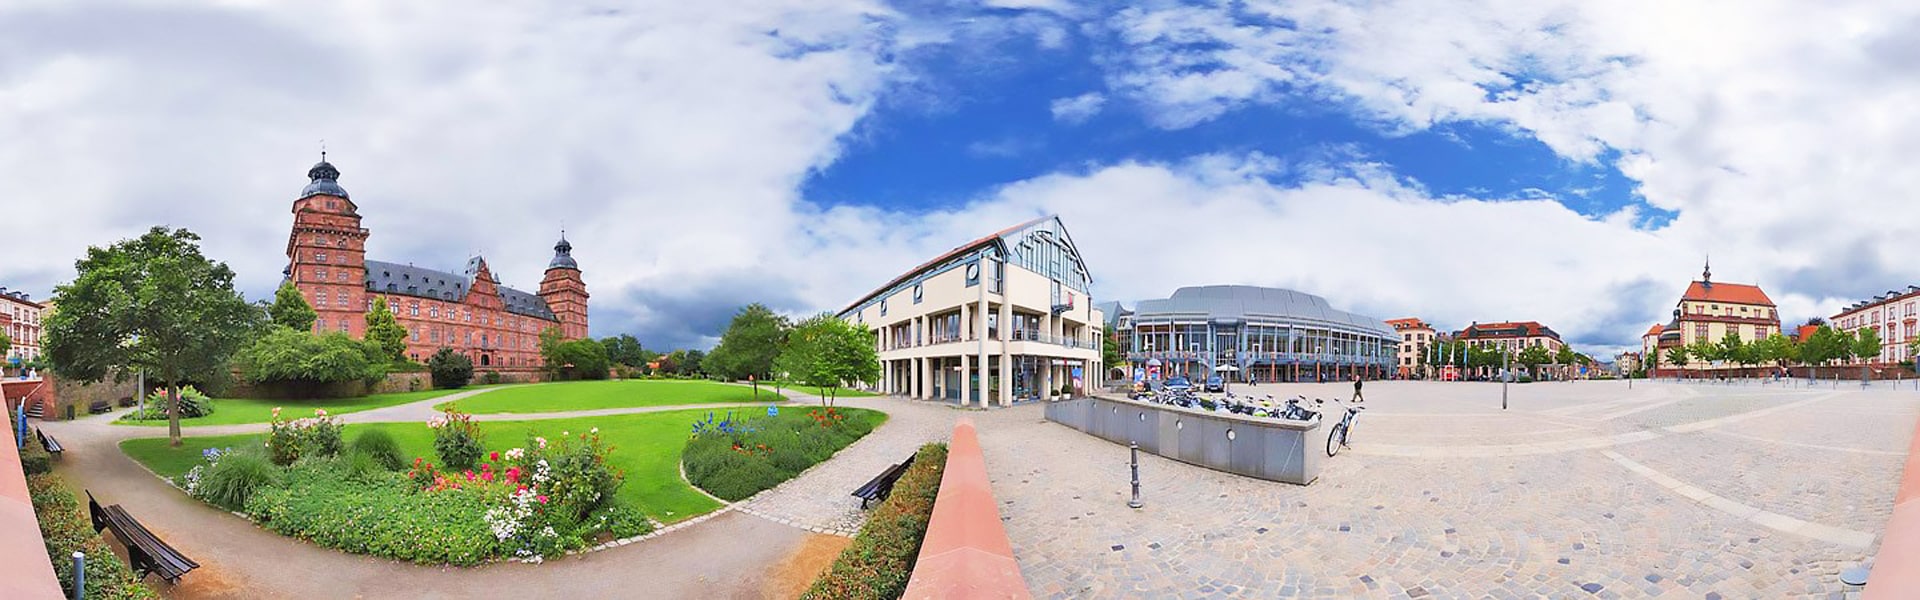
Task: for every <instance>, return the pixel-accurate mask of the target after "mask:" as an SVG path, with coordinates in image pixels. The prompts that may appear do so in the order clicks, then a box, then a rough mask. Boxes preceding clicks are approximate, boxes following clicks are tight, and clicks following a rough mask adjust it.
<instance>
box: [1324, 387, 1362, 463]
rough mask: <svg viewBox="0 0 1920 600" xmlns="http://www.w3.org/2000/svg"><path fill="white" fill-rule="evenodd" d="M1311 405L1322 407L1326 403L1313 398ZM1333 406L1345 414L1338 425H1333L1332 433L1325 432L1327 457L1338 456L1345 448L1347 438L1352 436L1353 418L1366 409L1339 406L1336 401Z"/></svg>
mask: <svg viewBox="0 0 1920 600" xmlns="http://www.w3.org/2000/svg"><path fill="white" fill-rule="evenodd" d="M1313 403H1314V404H1321V405H1324V404H1326V401H1325V400H1321V399H1319V398H1315V399H1313ZM1333 404H1334V406H1339V407H1340V408H1342V409H1345V410H1346V411H1347V414H1346V415H1344V416H1341V417H1340V422H1339V423H1334V424H1333V430H1332V431H1329V432H1327V456H1333V455H1335V454H1339V453H1340V449H1341V448H1345V447H1347V438H1348V437H1349V436H1351V435H1352V434H1353V418H1354V416H1355V415H1358V414H1360V411H1363V410H1366V409H1367V407H1365V406H1348V405H1344V404H1340V402H1338V401H1335V402H1334V403H1333Z"/></svg>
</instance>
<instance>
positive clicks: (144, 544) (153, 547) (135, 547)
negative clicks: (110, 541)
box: [87, 490, 200, 584]
mask: <svg viewBox="0 0 1920 600" xmlns="http://www.w3.org/2000/svg"><path fill="white" fill-rule="evenodd" d="M87 513H88V515H89V516H90V517H92V519H93V530H94V531H96V532H97V531H100V530H101V529H112V530H113V535H114V537H117V538H120V543H121V544H123V545H125V546H126V547H127V563H128V564H129V565H130V566H132V567H133V571H134V573H136V574H138V575H140V576H141V577H146V576H147V575H148V574H159V575H160V578H161V579H165V580H167V582H168V583H176V584H177V583H180V576H182V575H186V574H187V572H188V571H192V570H194V569H197V568H199V567H200V563H197V562H193V559H191V558H187V556H186V555H185V554H181V553H180V551H179V550H175V549H173V546H169V545H167V543H166V542H164V541H161V540H160V538H157V537H154V535H153V532H150V531H147V528H146V526H144V525H141V524H140V522H139V521H137V520H134V518H133V515H130V514H127V509H125V508H121V507H120V505H118V504H114V505H111V506H108V507H106V508H101V507H100V503H99V502H97V501H95V500H94V499H93V491H92V490H88V491H87Z"/></svg>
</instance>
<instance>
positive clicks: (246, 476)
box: [184, 449, 280, 510]
mask: <svg viewBox="0 0 1920 600" xmlns="http://www.w3.org/2000/svg"><path fill="white" fill-rule="evenodd" d="M208 450H209V451H210V452H209V453H207V458H208V464H207V465H206V466H205V471H203V472H201V473H195V472H194V471H188V472H187V476H186V479H187V480H188V481H187V484H186V486H184V487H188V488H189V489H188V490H187V492H188V493H189V494H192V495H193V497H195V498H199V499H201V500H205V501H207V502H208V503H210V504H213V505H215V506H220V507H223V508H226V509H228V510H240V509H241V508H244V507H246V505H247V499H248V498H251V497H253V495H254V493H255V492H258V491H260V490H261V489H262V488H265V487H267V486H271V485H273V482H274V480H275V479H277V478H278V477H279V475H280V470H279V469H276V468H274V466H273V463H272V462H271V461H269V460H268V459H267V457H265V456H261V455H260V453H258V452H253V451H241V452H232V451H228V452H220V451H215V450H212V449H208ZM201 468H202V467H194V469H195V471H198V470H200V469H201Z"/></svg>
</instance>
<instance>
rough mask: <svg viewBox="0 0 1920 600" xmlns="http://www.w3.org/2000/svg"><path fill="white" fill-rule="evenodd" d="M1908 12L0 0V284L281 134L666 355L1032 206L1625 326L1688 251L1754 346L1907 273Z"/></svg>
mask: <svg viewBox="0 0 1920 600" xmlns="http://www.w3.org/2000/svg"><path fill="white" fill-rule="evenodd" d="M1917 27H1920V3H1912V2H1847V1H1839V2H1831V3H1822V4H1821V5H1820V6H1819V7H1817V8H1816V9H1810V7H1809V5H1807V4H1806V3H1804V2H1795V1H1790V0H1773V1H1764V0H1758V1H1741V2H1731V1H1729V2H1689V3H1672V2H1641V1H1621V2H1571V1H1565V2H1560V1H1538V0H1512V1H1509V0H1484V1H1459V2H1441V1H1404V2H1394V1H1380V2H1362V1H1317V0H1295V1H1278V2H1276V1H1258V0H1250V1H1244V2H1201V3H1177V2H1151V1H1149V2H1129V3H1115V2H1076V1H1072V0H986V1H984V2H899V3H889V2H878V1H872V2H829V1H826V0H767V1H762V2H746V1H742V2H724V3H712V2H670V1H663V2H629V3H578V2H541V3H523V2H494V3H453V2H383V1H379V0H345V1H330V2H261V1H242V0H228V1H218V2H195V3H172V2H165V1H138V2H114V1H106V2H98V1H91V0H0V208H3V209H4V213H5V215H6V217H5V218H6V222H7V225H8V229H7V231H8V234H7V238H6V242H5V244H4V246H0V286H6V287H9V288H11V289H14V290H23V291H27V292H29V293H31V294H33V295H34V297H36V298H45V297H47V296H48V295H49V294H50V293H51V291H52V289H53V287H54V286H55V285H57V284H59V283H61V282H64V281H67V280H69V279H71V278H72V276H73V267H72V265H73V262H74V260H75V259H76V258H78V257H80V256H81V255H82V254H83V253H84V252H85V250H86V248H87V247H88V246H90V245H106V244H110V243H112V242H114V241H116V240H119V239H123V238H127V237H132V236H136V235H138V234H139V233H141V232H143V231H144V230H145V229H146V228H148V227H150V226H152V225H157V224H165V225H169V226H173V227H186V228H189V229H192V230H193V231H195V232H197V233H199V234H200V235H202V236H203V237H204V238H205V239H204V242H203V248H204V250H205V252H206V253H207V254H208V255H210V256H211V257H213V258H215V259H217V260H221V261H225V262H226V263H228V264H229V265H231V266H232V267H233V268H234V269H235V270H236V271H237V272H238V274H239V280H238V283H239V286H240V287H241V290H242V292H243V293H245V294H246V295H247V296H248V297H249V298H250V299H263V298H268V297H269V296H270V295H271V292H272V289H273V287H274V286H275V285H277V283H278V282H279V279H280V271H281V268H282V267H283V266H285V263H286V256H285V240H286V235H287V232H288V228H289V226H290V225H291V222H292V215H291V213H290V208H291V205H292V202H293V200H294V199H295V198H296V196H297V195H298V192H299V190H300V188H301V187H302V186H304V185H305V184H306V183H307V181H306V178H305V172H306V170H307V168H308V167H309V166H311V165H312V164H313V163H314V162H315V161H316V160H317V159H318V154H319V151H320V148H321V144H322V140H324V144H325V147H326V148H327V150H328V152H329V158H330V160H331V161H332V162H333V164H334V165H336V166H337V167H338V168H339V169H340V171H341V172H342V173H343V175H342V177H341V179H340V184H341V185H342V186H343V187H345V188H346V189H347V190H348V191H349V192H350V193H351V194H352V196H353V200H354V201H355V202H356V203H357V204H358V205H359V206H360V211H361V215H362V216H363V217H364V219H365V220H364V222H363V224H364V225H365V226H366V227H367V228H369V229H370V230H371V231H372V237H371V238H370V240H369V242H368V256H369V257H370V258H373V259H378V260H386V261H391V262H410V263H414V264H417V265H420V266H427V267H437V268H441V269H444V270H449V271H455V272H458V271H459V270H460V269H461V268H462V266H463V265H464V264H465V261H466V258H467V257H469V256H472V255H474V254H480V255H483V256H485V257H486V258H487V260H488V262H489V263H490V264H491V265H492V266H493V270H494V272H495V273H498V274H499V275H500V276H501V277H502V279H503V281H504V283H506V284H507V285H510V286H514V287H519V288H521V289H526V290H533V289H536V288H537V287H538V283H539V279H540V276H541V271H542V269H543V268H544V267H545V265H546V261H547V260H548V259H550V258H551V257H552V254H553V251H552V246H553V243H554V241H555V240H556V239H557V238H558V237H559V234H560V231H561V230H562V229H563V228H564V230H565V231H566V235H567V237H568V238H569V240H571V241H572V243H573V245H574V256H575V257H576V259H577V260H578V261H579V263H580V265H581V268H582V270H583V272H584V277H585V279H586V282H587V285H588V288H589V291H590V292H591V293H592V294H593V298H592V300H591V303H590V312H591V315H590V318H591V329H592V333H593V335H595V336H606V335H614V334H619V333H632V334H634V335H636V336H638V337H639V338H640V339H641V341H642V343H643V344H644V345H646V346H647V347H649V348H653V349H666V348H679V347H706V346H710V345H711V344H713V343H714V342H715V341H716V339H717V336H718V335H719V333H720V332H721V331H722V330H724V328H725V325H726V322H727V320H728V318H729V317H730V316H731V315H732V314H733V313H734V311H736V310H737V309H738V308H739V307H740V306H741V305H743V304H746V303H748V302H761V303H764V304H766V305H768V306H770V307H772V308H774V309H776V310H778V311H780V312H783V313H786V314H790V315H795V316H801V315H807V314H811V313H815V312H818V311H822V310H838V309H840V308H843V307H844V306H845V305H846V304H847V303H849V302H851V301H853V300H854V299H856V298H858V297H859V296H861V295H863V294H864V293H866V292H868V291H871V290H872V289H873V288H874V287H877V286H879V285H881V284H883V283H884V282H886V281H887V280H888V279H890V278H892V277H893V276H895V275H898V274H899V273H901V272H903V271H905V270H906V269H909V268H911V267H913V266H914V265H917V264H919V263H920V262H922V261H925V260H927V259H928V258H931V257H933V256H935V255H937V254H939V253H941V252H943V251H945V250H947V249H949V248H952V247H953V246H957V245H960V244H963V243H965V242H967V241H970V240H972V239H974V238H977V237H979V236H981V235H984V234H986V233H989V232H991V231H994V230H997V229H1000V228H1003V227H1006V226H1008V225H1012V224H1015V223H1018V222H1021V221H1024V220H1026V219H1029V218H1032V217H1036V216H1041V215H1046V214H1059V215H1061V217H1062V219H1063V220H1064V222H1065V223H1066V225H1067V227H1068V228H1069V230H1070V231H1071V232H1072V234H1073V237H1074V239H1075V241H1076V242H1077V243H1078V244H1079V245H1080V249H1081V252H1082V255H1083V256H1084V257H1085V259H1086V260H1087V261H1088V263H1089V268H1090V269H1091V271H1092V272H1093V276H1094V281H1095V282H1094V296H1095V300H1096V301H1105V300H1120V301H1122V302H1125V303H1129V304H1131V303H1132V302H1134V301H1137V300H1140V299H1146V298H1155V297H1165V296H1166V295H1168V294H1170V293H1171V292H1172V291H1173V290H1174V289H1175V288H1178V287H1181V286H1187V285H1206V284H1250V285H1263V286H1277V287H1287V288H1292V289H1297V290H1301V291H1305V292H1309V293H1313V294H1318V295H1321V296H1324V297H1326V298H1328V300H1329V301H1330V302H1332V303H1333V305H1334V306H1336V307H1339V308H1342V309H1346V310H1351V311H1355V312H1359V313H1362V314H1368V315H1373V316H1377V317H1380V318H1383V319H1385V318H1395V317H1403V316H1417V317H1421V318H1423V319H1425V320H1427V321H1428V322H1431V323H1434V324H1436V325H1438V326H1440V327H1443V328H1449V329H1457V328H1460V327H1464V326H1465V325H1467V324H1468V323H1471V322H1473V321H1481V322H1487V321H1503V320H1535V321H1540V322H1541V323H1544V324H1546V325H1548V326H1550V327H1552V328H1554V329H1555V330H1557V331H1558V332H1560V333H1561V335H1562V336H1563V337H1564V338H1565V339H1567V340H1568V341H1569V342H1571V343H1573V344H1574V345H1575V347H1576V348H1578V349H1582V350H1586V351H1589V352H1593V353H1595V354H1597V355H1602V356H1606V355H1610V354H1611V353H1612V352H1615V351H1618V350H1622V349H1629V348H1637V347H1638V345H1639V335H1640V334H1641V333H1642V332H1644V331H1645V330H1646V329H1647V327H1648V325H1650V324H1652V323H1655V322H1664V321H1665V320H1666V319H1667V317H1668V313H1669V311H1671V309H1672V308H1673V305H1674V303H1675V302H1676V301H1677V299H1678V297H1679V295H1680V293H1681V291H1682V290H1684V288H1685V286H1686V285H1687V282H1688V281H1690V280H1693V279H1696V278H1698V277H1699V273H1700V270H1701V266H1702V263H1703V261H1704V260H1705V259H1706V258H1707V257H1708V256H1709V255H1710V256H1711V258H1712V262H1713V273H1714V280H1715V281H1723V282H1737V283H1757V284H1759V285H1761V286H1762V287H1763V288H1764V289H1765V290H1766V291H1767V293H1768V294H1769V295H1770V296H1771V297H1772V298H1773V300H1774V301H1775V302H1776V303H1778V304H1779V306H1780V309H1781V313H1782V317H1783V319H1784V320H1786V321H1787V322H1788V324H1789V325H1792V324H1796V323H1798V322H1800V321H1803V320H1805V319H1806V318H1808V317H1814V316H1823V317H1824V316H1829V315H1831V314H1832V313H1833V312H1835V311H1836V310H1837V309H1838V308H1840V307H1841V306H1843V305H1846V304H1850V303H1852V302H1854V301H1857V300H1859V299H1862V298H1866V297H1869V296H1872V295H1875V294H1879V293H1882V292H1885V291H1887V290H1891V289H1903V288H1905V286H1907V285H1909V284H1913V283H1920V264H1917V261H1916V260H1915V258H1916V254H1915V253H1914V252H1913V248H1914V245H1913V244H1912V243H1911V241H1912V240H1914V239H1915V234H1916V232H1917V231H1920V219H1916V218H1914V216H1913V215H1914V214H1915V213H1914V212H1913V211H1912V210H1911V209H1910V208H1908V206H1909V204H1910V203H1911V200H1910V195H1911V193H1912V190H1915V189H1920V161H1916V160H1915V157H1916V156H1920V119H1916V118H1915V117H1914V115H1915V114H1916V113H1915V112H1914V111H1913V108H1912V107H1913V106H1915V105H1916V104H1920V38H1916V37H1915V36H1912V35H1911V34H1910V33H1911V32H1912V31H1914V30H1916V28H1917Z"/></svg>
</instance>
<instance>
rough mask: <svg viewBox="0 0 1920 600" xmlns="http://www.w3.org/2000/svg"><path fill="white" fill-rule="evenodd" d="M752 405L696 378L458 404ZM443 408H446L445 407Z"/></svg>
mask: <svg viewBox="0 0 1920 600" xmlns="http://www.w3.org/2000/svg"><path fill="white" fill-rule="evenodd" d="M773 399H774V397H773V391H772V390H761V392H760V397H759V400H760V401H761V402H768V401H771V400H773ZM753 401H754V394H753V388H750V387H746V386H738V385H728V384H724V383H716V382H712V381H698V380H673V379H623V380H618V381H566V382H559V383H541V384H534V385H523V386H515V387H514V388H512V389H505V390H500V391H497V392H487V393H485V394H481V395H479V396H474V397H472V398H468V399H466V400H461V401H459V402H458V403H457V404H459V405H460V410H461V412H467V413H474V414H481V413H546V412H569V411H576V410H593V409H598V408H632V407H640V406H673V405H680V404H714V403H721V402H753ZM441 407H445V404H442V405H441Z"/></svg>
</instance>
